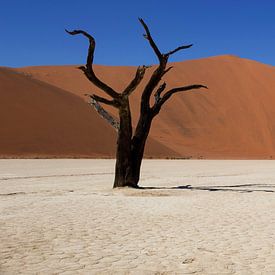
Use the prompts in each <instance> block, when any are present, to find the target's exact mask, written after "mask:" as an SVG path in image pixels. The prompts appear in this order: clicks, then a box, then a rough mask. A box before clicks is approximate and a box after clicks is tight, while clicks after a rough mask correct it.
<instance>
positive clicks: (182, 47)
mask: <svg viewBox="0 0 275 275" xmlns="http://www.w3.org/2000/svg"><path fill="white" fill-rule="evenodd" d="M192 46H193V44H189V45H183V46H180V47H177V48H176V49H174V50H172V51H170V52H168V53H166V54H164V55H165V56H167V57H169V56H170V55H172V54H174V53H176V52H178V51H180V50H184V49H188V48H190V47H192Z"/></svg>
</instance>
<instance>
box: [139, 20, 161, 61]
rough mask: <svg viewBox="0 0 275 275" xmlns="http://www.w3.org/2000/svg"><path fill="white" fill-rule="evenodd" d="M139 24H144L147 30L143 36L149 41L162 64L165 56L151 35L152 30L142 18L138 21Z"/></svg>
mask: <svg viewBox="0 0 275 275" xmlns="http://www.w3.org/2000/svg"><path fill="white" fill-rule="evenodd" d="M138 20H139V22H140V23H141V24H142V26H143V28H144V30H145V33H146V34H144V35H143V36H144V37H145V38H146V39H147V40H148V41H149V43H150V45H151V47H152V48H153V50H154V52H155V54H156V55H157V57H158V59H159V61H160V62H162V60H163V55H162V53H161V52H160V50H159V48H158V46H157V45H156V43H155V41H154V40H153V38H152V36H151V33H150V30H149V28H148V26H147V25H146V23H145V22H144V21H143V19H142V18H139V19H138Z"/></svg>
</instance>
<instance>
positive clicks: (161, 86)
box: [154, 82, 166, 104]
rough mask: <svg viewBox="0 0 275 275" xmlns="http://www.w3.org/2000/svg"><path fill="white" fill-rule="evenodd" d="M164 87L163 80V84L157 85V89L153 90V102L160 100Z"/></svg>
mask: <svg viewBox="0 0 275 275" xmlns="http://www.w3.org/2000/svg"><path fill="white" fill-rule="evenodd" d="M165 88H166V83H165V82H163V84H161V85H160V86H159V88H158V89H157V91H156V92H155V94H154V97H155V104H158V102H159V101H160V99H161V97H160V96H161V93H162V92H163V91H164V90H165Z"/></svg>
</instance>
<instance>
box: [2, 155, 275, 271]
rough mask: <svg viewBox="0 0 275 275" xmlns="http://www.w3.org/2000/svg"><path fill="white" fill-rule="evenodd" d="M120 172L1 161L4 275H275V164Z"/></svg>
mask: <svg viewBox="0 0 275 275" xmlns="http://www.w3.org/2000/svg"><path fill="white" fill-rule="evenodd" d="M113 166H114V161H113V160H0V274H21V273H22V274H221V275H222V274H275V161H203V160H201V161H195V160H191V161H190V160H188V161H187V160H184V161H181V160H174V161H171V160H169V161H167V160H147V161H145V162H144V164H143V170H142V171H143V173H142V180H141V183H140V184H141V185H142V186H147V187H155V188H147V189H142V190H131V189H125V190H122V189H120V190H112V189H111V187H112V180H113V177H114V175H113ZM158 187H163V188H158Z"/></svg>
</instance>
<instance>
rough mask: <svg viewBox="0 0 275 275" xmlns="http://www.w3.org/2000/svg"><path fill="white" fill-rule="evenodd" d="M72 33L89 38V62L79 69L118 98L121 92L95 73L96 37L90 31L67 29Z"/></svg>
mask: <svg viewBox="0 0 275 275" xmlns="http://www.w3.org/2000/svg"><path fill="white" fill-rule="evenodd" d="M65 31H66V32H67V33H68V34H70V35H78V34H82V35H84V36H85V37H87V38H88V40H89V49H88V55H87V62H86V66H81V67H79V69H81V70H82V71H83V72H84V74H85V75H86V76H87V78H88V79H89V80H90V81H91V82H92V83H93V84H94V85H95V86H97V87H98V88H100V89H102V90H103V91H104V92H105V93H106V94H108V95H109V96H111V97H112V98H118V97H119V93H117V92H116V91H115V90H114V89H112V88H111V87H110V86H108V85H107V84H106V83H104V82H102V81H101V80H100V79H99V78H98V77H97V76H96V75H95V73H94V70H93V61H94V51H95V39H94V38H93V36H91V35H90V34H89V33H87V32H85V31H82V30H74V31H68V30H65Z"/></svg>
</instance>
